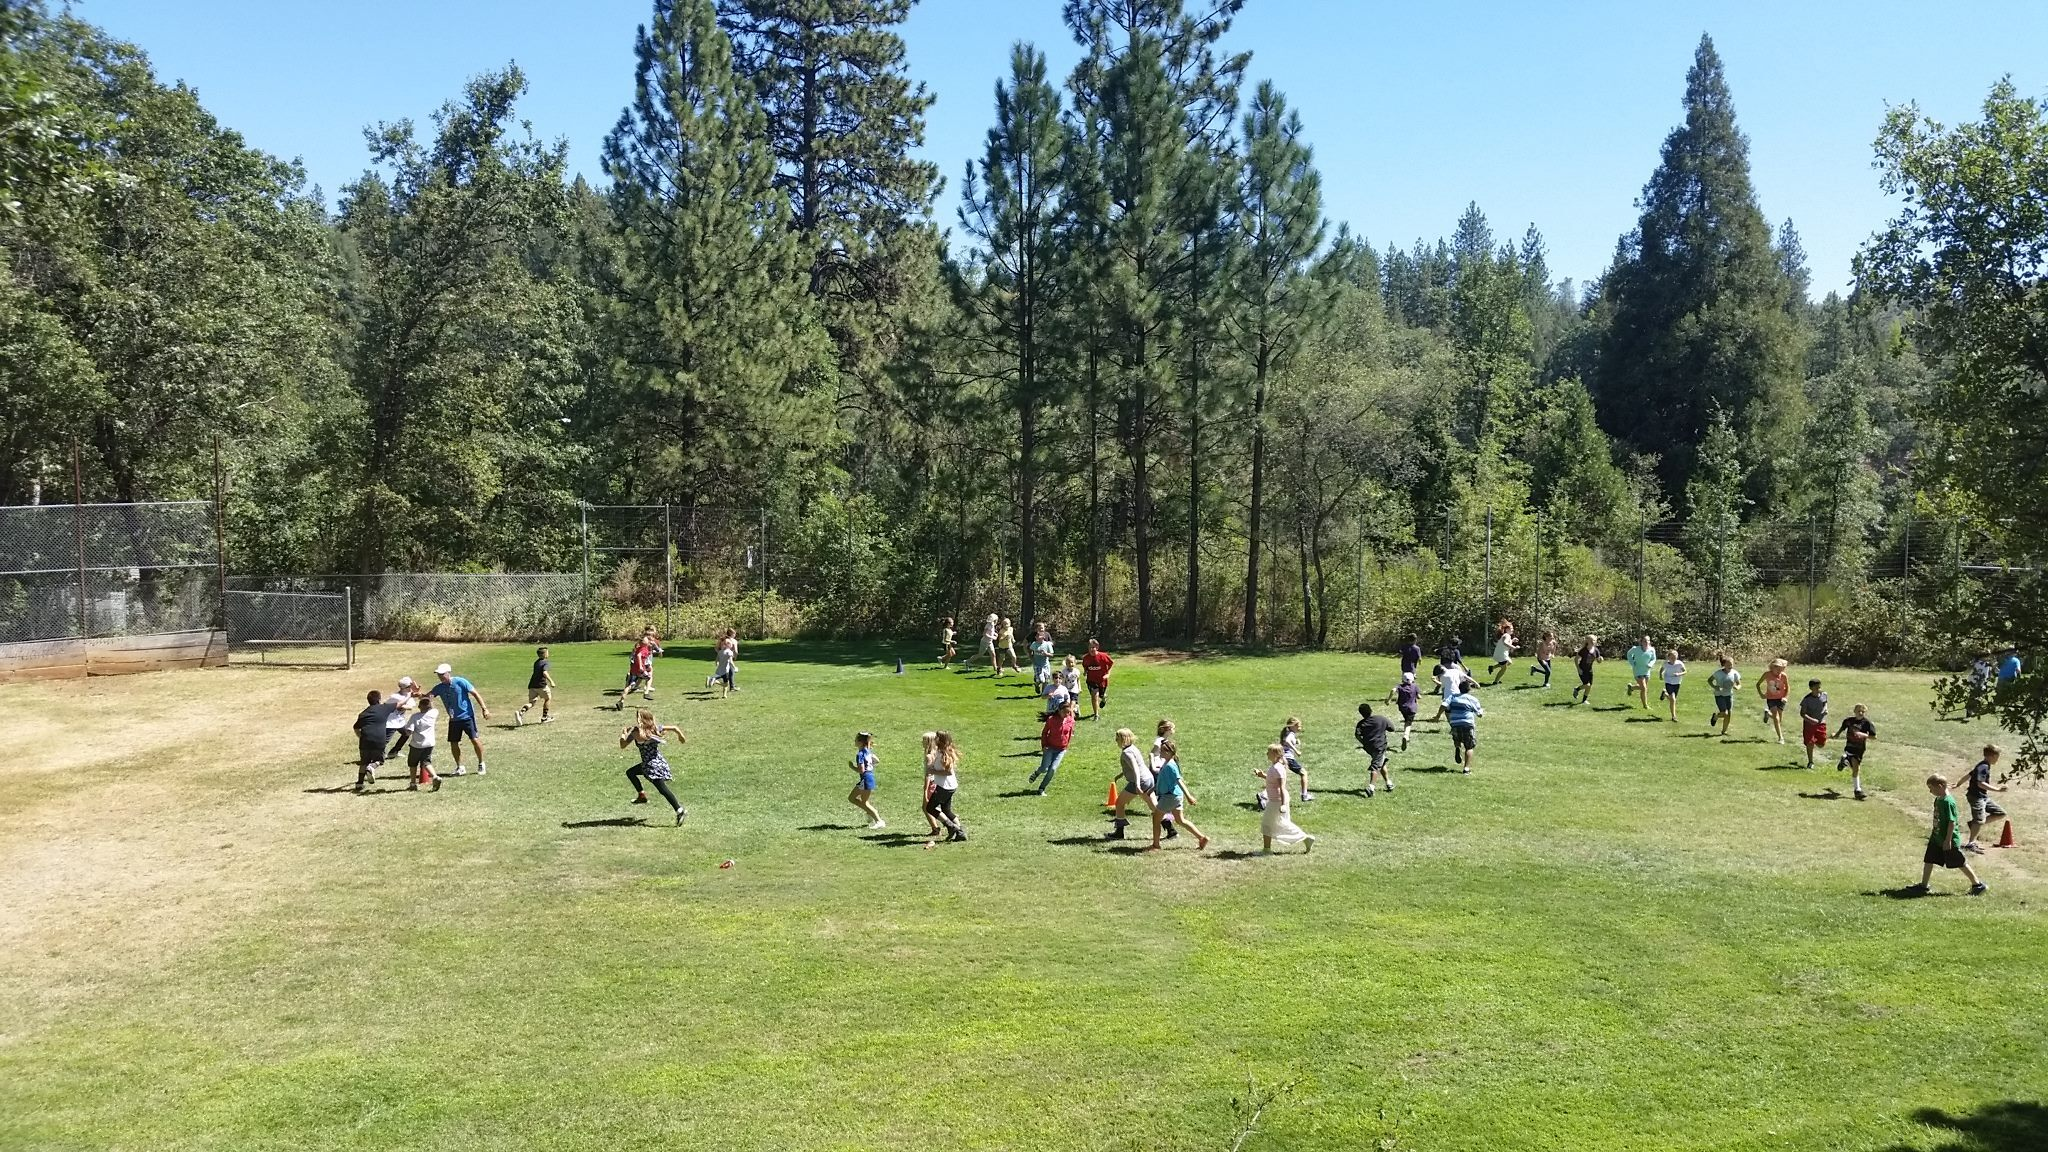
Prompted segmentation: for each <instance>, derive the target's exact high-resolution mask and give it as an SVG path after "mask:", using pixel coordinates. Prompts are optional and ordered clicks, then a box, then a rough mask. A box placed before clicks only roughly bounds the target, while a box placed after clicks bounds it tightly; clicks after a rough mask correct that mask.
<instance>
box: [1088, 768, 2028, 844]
mask: <svg viewBox="0 0 2048 1152" xmlns="http://www.w3.org/2000/svg"><path fill="white" fill-rule="evenodd" d="M1102 806H1103V807H1104V808H1114V807H1116V781H1114V780H1111V781H1110V782H1109V799H1107V800H1104V801H1103V802H1102ZM2005 827H2006V835H2008V836H2010V835H2012V821H2010V820H2008V821H2006V822H2005Z"/></svg>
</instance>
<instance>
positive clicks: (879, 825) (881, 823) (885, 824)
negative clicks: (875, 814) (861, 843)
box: [868, 820, 889, 828]
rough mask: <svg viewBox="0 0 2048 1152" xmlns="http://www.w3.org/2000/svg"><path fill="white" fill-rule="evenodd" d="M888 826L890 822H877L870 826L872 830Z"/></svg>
mask: <svg viewBox="0 0 2048 1152" xmlns="http://www.w3.org/2000/svg"><path fill="white" fill-rule="evenodd" d="M888 826H889V822H888V821H887V820H877V821H875V822H874V823H873V824H870V825H868V827H870V828H887V827H888Z"/></svg>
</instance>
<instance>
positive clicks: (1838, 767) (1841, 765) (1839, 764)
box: [1835, 756, 1849, 772]
mask: <svg viewBox="0 0 2048 1152" xmlns="http://www.w3.org/2000/svg"><path fill="white" fill-rule="evenodd" d="M1848 768H1849V758H1848V757H1847V756H1844V757H1842V758H1841V759H1839V760H1836V761H1835V771H1837V772H1844V771H1847V770H1848Z"/></svg>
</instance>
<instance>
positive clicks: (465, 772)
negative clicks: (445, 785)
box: [455, 764, 469, 776]
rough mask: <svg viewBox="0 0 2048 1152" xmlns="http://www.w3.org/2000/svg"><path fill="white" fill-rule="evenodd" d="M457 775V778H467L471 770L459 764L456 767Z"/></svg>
mask: <svg viewBox="0 0 2048 1152" xmlns="http://www.w3.org/2000/svg"><path fill="white" fill-rule="evenodd" d="M455 774H456V775H457V776H467V775H469V769H467V768H465V767H463V766H462V765H460V764H457V765H456V766H455Z"/></svg>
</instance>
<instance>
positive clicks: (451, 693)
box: [433, 664, 491, 776]
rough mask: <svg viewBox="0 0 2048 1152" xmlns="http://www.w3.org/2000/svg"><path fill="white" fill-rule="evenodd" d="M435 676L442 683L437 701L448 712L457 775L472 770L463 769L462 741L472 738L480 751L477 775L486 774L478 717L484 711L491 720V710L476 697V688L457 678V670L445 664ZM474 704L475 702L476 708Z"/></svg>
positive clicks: (472, 744)
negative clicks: (477, 733) (477, 728)
mask: <svg viewBox="0 0 2048 1152" xmlns="http://www.w3.org/2000/svg"><path fill="white" fill-rule="evenodd" d="M434 676H435V677H436V678H437V679H439V680H440V681H441V682H440V683H439V684H436V685H434V687H433V694H434V697H435V699H438V700H439V701H441V706H442V707H443V708H446V709H447V710H448V747H449V748H450V749H451V750H452V751H453V752H454V753H455V774H456V775H457V776H461V775H464V774H465V773H466V772H467V771H468V770H467V769H465V768H464V767H463V766H462V738H463V737H464V736H468V737H469V746H470V747H471V748H474V749H476V774H477V775H479V776H481V775H483V774H484V746H483V742H482V741H480V740H478V739H477V737H476V714H477V712H478V711H479V710H481V711H482V712H483V714H484V719H486V720H489V719H490V718H491V707H490V705H488V704H486V703H484V698H483V697H481V696H479V695H477V694H476V685H474V684H471V683H470V682H469V681H467V680H465V679H463V678H462V677H460V676H457V675H455V669H453V668H450V667H449V666H448V665H446V664H442V665H440V666H438V667H436V668H435V669H434ZM471 701H474V702H475V703H474V705H472V703H471Z"/></svg>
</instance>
